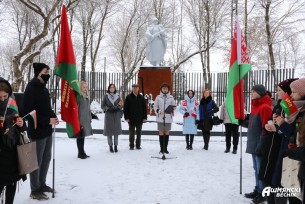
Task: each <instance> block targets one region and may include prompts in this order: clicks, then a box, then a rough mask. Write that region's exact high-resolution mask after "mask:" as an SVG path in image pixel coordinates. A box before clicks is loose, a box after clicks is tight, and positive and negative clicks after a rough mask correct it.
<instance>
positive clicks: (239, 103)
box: [226, 17, 251, 124]
mask: <svg viewBox="0 0 305 204" xmlns="http://www.w3.org/2000/svg"><path fill="white" fill-rule="evenodd" d="M250 70H251V65H250V58H249V55H248V53H247V45H246V41H245V38H244V36H243V35H242V31H241V29H240V25H239V22H238V19H237V17H236V18H235V25H234V34H233V39H232V42H231V59H230V69H229V77H228V86H227V97H226V108H227V111H228V114H229V116H230V119H231V121H232V123H234V124H238V119H244V117H245V113H244V109H245V107H244V80H243V78H244V77H245V76H246V74H247V73H248V72H249V71H250Z"/></svg>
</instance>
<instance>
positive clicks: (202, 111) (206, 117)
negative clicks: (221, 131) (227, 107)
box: [198, 96, 219, 132]
mask: <svg viewBox="0 0 305 204" xmlns="http://www.w3.org/2000/svg"><path fill="white" fill-rule="evenodd" d="M218 111H219V108H218V106H217V105H216V103H215V101H213V100H212V97H211V96H208V97H207V98H204V97H203V98H202V99H201V100H200V105H199V119H200V121H199V124H198V125H199V128H200V129H201V130H202V131H204V132H206V131H210V130H212V128H213V114H214V113H217V112H218Z"/></svg>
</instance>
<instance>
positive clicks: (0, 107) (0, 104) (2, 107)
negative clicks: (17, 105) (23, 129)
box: [0, 98, 8, 111]
mask: <svg viewBox="0 0 305 204" xmlns="http://www.w3.org/2000/svg"><path fill="white" fill-rule="evenodd" d="M7 102H8V98H7V99H5V100H4V101H0V110H1V111H4V110H5V108H6V105H7Z"/></svg>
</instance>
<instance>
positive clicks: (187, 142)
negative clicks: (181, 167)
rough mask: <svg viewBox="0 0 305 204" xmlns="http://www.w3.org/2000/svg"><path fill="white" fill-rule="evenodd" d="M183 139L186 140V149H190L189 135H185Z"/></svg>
mask: <svg viewBox="0 0 305 204" xmlns="http://www.w3.org/2000/svg"><path fill="white" fill-rule="evenodd" d="M185 141H186V149H187V150H189V149H190V136H189V135H185Z"/></svg>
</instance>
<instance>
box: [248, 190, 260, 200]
mask: <svg viewBox="0 0 305 204" xmlns="http://www.w3.org/2000/svg"><path fill="white" fill-rule="evenodd" d="M258 194H259V193H258V192H257V190H256V189H254V190H253V192H251V193H245V197H246V198H252V199H253V198H255V197H256V196H258Z"/></svg>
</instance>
